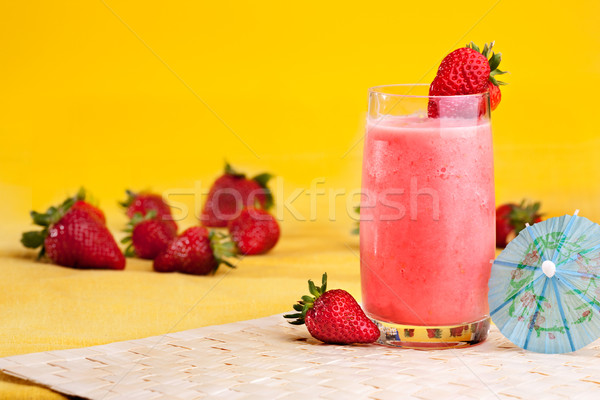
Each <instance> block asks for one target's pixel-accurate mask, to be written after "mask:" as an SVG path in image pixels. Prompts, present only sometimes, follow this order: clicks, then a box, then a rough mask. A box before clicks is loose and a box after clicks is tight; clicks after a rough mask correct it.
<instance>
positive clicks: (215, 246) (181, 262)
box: [154, 226, 236, 275]
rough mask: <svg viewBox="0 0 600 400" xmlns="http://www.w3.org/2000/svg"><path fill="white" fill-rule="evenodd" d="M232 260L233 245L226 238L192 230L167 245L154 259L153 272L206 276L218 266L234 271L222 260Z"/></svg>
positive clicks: (202, 230) (206, 231)
mask: <svg viewBox="0 0 600 400" xmlns="http://www.w3.org/2000/svg"><path fill="white" fill-rule="evenodd" d="M235 256H236V253H235V245H234V244H233V242H232V241H231V240H229V238H228V237H227V236H225V235H223V234H222V233H219V232H209V231H208V229H206V228H204V227H202V226H195V227H192V228H188V229H186V230H185V231H184V232H183V233H182V234H181V235H179V236H178V237H177V238H175V239H174V240H173V241H171V243H169V245H168V246H167V248H166V249H165V250H164V251H162V252H161V253H160V254H159V255H158V256H157V257H156V258H155V259H154V270H155V271H157V272H175V271H178V272H183V273H186V274H193V275H208V274H211V273H215V272H216V271H217V269H218V268H219V265H221V264H225V265H227V266H229V267H232V268H234V266H233V265H232V264H231V263H230V262H229V261H227V260H226V259H225V258H228V257H235Z"/></svg>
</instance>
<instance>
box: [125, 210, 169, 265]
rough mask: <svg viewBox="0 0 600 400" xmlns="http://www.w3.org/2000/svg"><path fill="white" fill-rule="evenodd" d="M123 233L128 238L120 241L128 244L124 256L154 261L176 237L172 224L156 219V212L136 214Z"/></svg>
mask: <svg viewBox="0 0 600 400" xmlns="http://www.w3.org/2000/svg"><path fill="white" fill-rule="evenodd" d="M125 232H128V233H129V236H127V237H125V238H124V239H123V240H121V243H130V244H129V246H128V247H127V249H126V250H125V255H126V256H128V257H134V256H137V257H140V258H145V259H148V260H154V259H155V258H156V257H157V256H158V255H159V254H160V253H161V252H162V251H163V250H165V249H166V248H167V246H168V245H169V243H170V242H171V240H173V239H175V237H176V236H177V231H176V230H175V229H174V228H173V225H172V224H170V223H167V221H161V220H159V219H157V218H156V210H150V211H149V212H148V213H147V214H146V215H145V216H142V214H140V213H136V214H135V215H134V216H133V218H132V219H131V220H130V221H129V223H128V224H127V229H126V230H125Z"/></svg>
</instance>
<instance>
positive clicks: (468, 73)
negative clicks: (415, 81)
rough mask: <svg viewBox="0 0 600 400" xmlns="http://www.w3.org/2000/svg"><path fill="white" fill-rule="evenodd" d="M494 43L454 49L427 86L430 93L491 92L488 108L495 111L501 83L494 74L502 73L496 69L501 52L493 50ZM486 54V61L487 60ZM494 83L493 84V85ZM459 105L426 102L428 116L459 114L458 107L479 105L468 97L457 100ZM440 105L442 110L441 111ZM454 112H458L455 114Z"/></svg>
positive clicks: (434, 101)
mask: <svg viewBox="0 0 600 400" xmlns="http://www.w3.org/2000/svg"><path fill="white" fill-rule="evenodd" d="M493 45H494V43H493V42H492V43H490V44H489V45H488V44H486V45H485V46H484V47H483V50H480V49H479V47H477V46H476V45H475V44H474V43H473V42H471V43H470V44H468V45H467V46H466V47H462V48H460V49H456V50H454V51H453V52H451V53H450V54H448V55H447V56H446V57H445V58H444V59H443V60H442V62H441V63H440V66H439V68H438V71H437V75H436V77H435V79H434V80H433V82H432V83H431V86H430V88H429V95H430V96H454V95H469V94H479V93H484V92H487V91H489V92H490V107H491V109H492V110H495V109H496V107H498V103H500V99H501V94H500V88H499V86H500V85H504V84H505V83H504V82H500V81H498V80H497V79H496V78H495V77H496V75H502V74H505V73H506V72H505V71H501V70H499V69H498V66H499V65H500V60H501V58H502V55H501V54H500V53H497V54H496V53H494V52H492V47H493ZM488 57H489V60H488ZM492 86H493V87H492ZM456 101H459V102H460V104H453V103H450V102H448V101H443V102H442V100H441V99H439V100H433V99H431V100H430V101H429V104H428V114H429V117H430V118H438V117H440V114H442V116H460V111H458V109H459V108H461V107H467V108H468V107H478V108H480V109H482V110H483V109H484V108H483V107H481V106H480V105H479V104H469V102H470V101H471V99H469V98H464V99H460V100H458V99H456ZM440 107H443V108H444V109H443V110H442V111H443V112H441V111H440ZM454 114H457V115H454Z"/></svg>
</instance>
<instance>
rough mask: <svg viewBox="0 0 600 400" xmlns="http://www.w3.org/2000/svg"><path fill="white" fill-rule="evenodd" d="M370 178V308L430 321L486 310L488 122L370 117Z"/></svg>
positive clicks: (366, 174)
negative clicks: (374, 118) (374, 119)
mask: <svg viewBox="0 0 600 400" xmlns="http://www.w3.org/2000/svg"><path fill="white" fill-rule="evenodd" d="M362 182H363V183H362V184H363V191H364V192H365V193H367V195H366V196H365V197H363V201H362V204H361V223H360V253H361V282H362V302H363V306H364V309H365V311H366V312H367V314H368V315H369V316H370V317H372V318H375V319H377V320H380V321H387V322H393V323H397V324H405V325H425V326H427V325H438V326H439V325H451V324H460V323H466V322H471V321H477V320H480V319H482V318H483V317H485V316H486V315H487V314H488V313H489V310H488V302H487V284H488V279H489V274H490V260H491V259H493V258H494V255H495V245H494V244H495V238H494V235H495V227H494V224H495V217H494V216H495V206H494V173H493V152H492V133H491V127H490V123H489V120H480V121H479V122H477V120H470V121H469V120H461V119H452V118H444V119H428V118H413V117H394V116H386V117H383V118H382V119H380V120H377V121H373V120H370V121H368V123H367V136H366V141H365V147H364V155H363V176H362Z"/></svg>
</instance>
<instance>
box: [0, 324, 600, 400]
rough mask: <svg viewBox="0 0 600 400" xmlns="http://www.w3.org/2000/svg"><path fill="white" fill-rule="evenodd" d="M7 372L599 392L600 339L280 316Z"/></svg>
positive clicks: (187, 390) (341, 390)
mask: <svg viewBox="0 0 600 400" xmlns="http://www.w3.org/2000/svg"><path fill="white" fill-rule="evenodd" d="M0 370H2V371H3V372H5V373H7V374H10V375H14V376H16V377H19V378H22V379H26V380H29V381H31V382H35V383H37V384H41V385H44V386H47V387H49V388H51V389H53V390H55V391H58V392H61V393H64V394H66V395H73V396H79V397H83V398H89V399H159V398H160V399H194V398H203V397H210V398H227V399H238V398H244V399H252V398H273V399H274V398H278V399H279V398H281V399H306V398H315V397H321V398H328V399H346V398H347V399H356V398H374V399H398V398H403V399H440V398H442V399H443V398H452V399H498V398H500V399H502V398H510V399H566V398H568V399H580V398H581V399H587V398H589V399H596V398H600V342H595V343H593V344H591V345H590V346H588V347H586V348H585V349H581V350H579V351H578V352H575V353H570V354H558V355H556V354H555V355H546V354H537V353H531V352H527V351H524V350H521V349H519V348H517V347H515V346H514V345H512V344H511V343H510V342H508V341H507V340H506V339H505V338H504V337H503V336H502V335H501V334H500V333H499V332H498V331H497V329H496V328H495V327H493V328H492V330H491V332H490V337H489V339H488V340H487V341H486V342H485V343H484V344H482V345H479V346H475V347H471V348H465V349H459V350H435V351H417V350H404V349H395V348H388V347H383V346H378V345H353V346H339V345H327V344H323V343H320V342H318V341H316V340H314V339H312V338H311V337H310V336H309V335H308V333H307V331H306V328H305V327H303V326H292V325H290V324H288V323H287V322H285V321H284V320H283V318H282V317H281V315H274V316H271V317H267V318H261V319H256V320H251V321H244V322H237V323H232V324H227V325H219V326H211V327H206V328H200V329H193V330H189V331H183V332H178V333H173V334H168V335H163V336H155V337H149V338H146V339H139V340H130V341H126V342H117V343H111V344H106V345H101V346H94V347H88V348H81V349H72V350H60V351H49V352H43V353H33V354H26V355H21V356H13V357H6V358H2V359H0Z"/></svg>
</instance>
